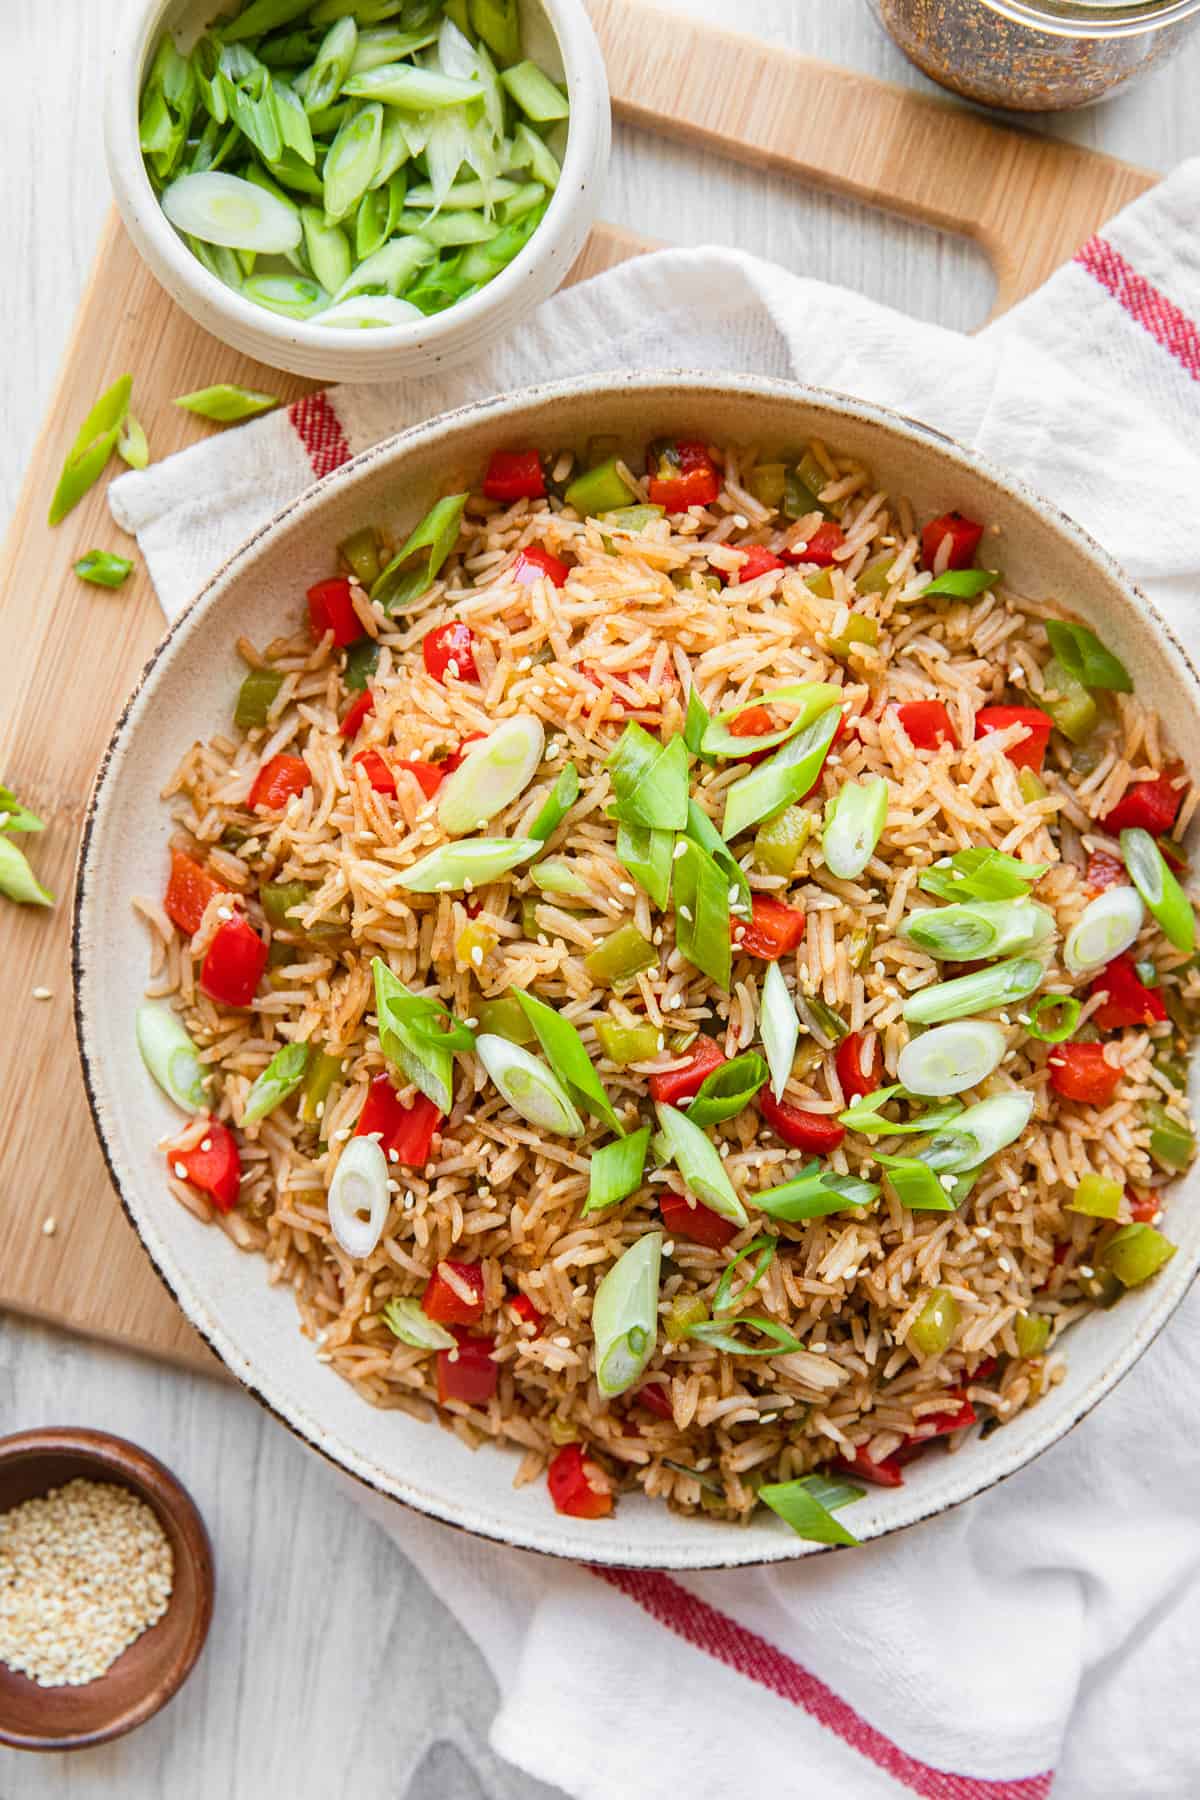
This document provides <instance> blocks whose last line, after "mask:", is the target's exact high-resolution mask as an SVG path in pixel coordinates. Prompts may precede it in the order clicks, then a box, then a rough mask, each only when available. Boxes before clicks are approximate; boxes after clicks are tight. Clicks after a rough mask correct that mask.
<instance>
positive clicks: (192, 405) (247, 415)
mask: <svg viewBox="0 0 1200 1800" xmlns="http://www.w3.org/2000/svg"><path fill="white" fill-rule="evenodd" d="M172 405H174V406H181V407H182V408H183V410H184V412H190V413H195V414H196V415H197V416H198V417H199V418H201V419H215V420H216V422H217V423H218V424H219V425H232V424H234V423H236V422H237V421H238V420H239V419H254V418H257V417H258V415H259V413H265V412H270V411H271V410H272V408H273V407H276V406H278V405H279V401H278V400H277V399H276V398H275V395H274V394H259V393H256V392H255V390H254V389H253V388H244V387H235V386H234V385H233V384H232V383H231V382H220V383H219V384H218V385H217V386H216V387H206V388H197V389H196V391H195V393H193V394H180V396H179V398H178V399H177V400H174V401H173V402H172Z"/></svg>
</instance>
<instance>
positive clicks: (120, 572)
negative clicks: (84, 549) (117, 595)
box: [75, 550, 133, 588]
mask: <svg viewBox="0 0 1200 1800" xmlns="http://www.w3.org/2000/svg"><path fill="white" fill-rule="evenodd" d="M75 573H76V574H77V575H78V577H79V579H80V581H90V582H92V583H94V585H95V586H96V587H106V588H119V587H120V585H121V583H122V582H123V581H127V580H128V578H129V577H130V575H132V574H133V564H132V563H131V562H130V560H129V558H128V557H127V556H114V555H113V554H112V552H111V551H110V550H89V551H88V553H87V555H86V556H81V557H80V559H79V561H78V562H77V563H76V564H75Z"/></svg>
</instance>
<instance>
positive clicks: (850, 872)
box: [821, 775, 888, 881]
mask: <svg viewBox="0 0 1200 1800" xmlns="http://www.w3.org/2000/svg"><path fill="white" fill-rule="evenodd" d="M887 812H888V784H887V782H886V781H885V780H884V779H883V777H882V776H881V775H874V776H872V777H871V778H870V779H869V780H867V781H848V782H847V783H846V785H845V786H844V787H841V788H839V789H838V791H837V793H836V794H835V795H834V797H833V799H832V800H831V801H830V803H829V809H828V812H827V813H826V817H825V829H824V831H823V832H822V834H821V853H822V855H823V856H824V858H825V867H826V868H827V869H828V870H829V873H830V874H831V875H835V876H836V877H837V878H838V880H839V881H854V880H856V879H857V877H858V876H859V875H861V874H862V872H863V870H864V869H865V868H866V866H867V864H868V863H869V862H870V860H871V858H872V857H873V856H874V854H875V847H876V845H877V844H878V842H879V839H880V837H881V836H882V834H883V828H884V825H885V824H886V823H887Z"/></svg>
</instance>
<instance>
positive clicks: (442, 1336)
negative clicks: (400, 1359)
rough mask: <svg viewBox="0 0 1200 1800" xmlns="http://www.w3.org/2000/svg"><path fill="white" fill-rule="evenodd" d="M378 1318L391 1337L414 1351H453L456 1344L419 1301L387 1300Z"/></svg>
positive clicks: (455, 1340) (451, 1335)
mask: <svg viewBox="0 0 1200 1800" xmlns="http://www.w3.org/2000/svg"><path fill="white" fill-rule="evenodd" d="M380 1317H381V1318H382V1320H383V1322H384V1324H385V1325H386V1326H387V1328H388V1330H389V1331H390V1332H391V1334H392V1336H393V1337H398V1338H399V1339H400V1342H401V1343H402V1344H408V1345H410V1346H411V1347H412V1349H414V1350H453V1349H454V1348H455V1346H456V1344H457V1342H458V1340H457V1338H455V1336H454V1335H453V1333H452V1332H449V1331H447V1330H446V1327H445V1326H444V1325H439V1324H438V1323H437V1321H436V1319H431V1318H430V1317H429V1315H428V1313H426V1312H425V1311H424V1310H423V1309H422V1306H421V1302H420V1301H419V1300H389V1301H388V1302H387V1304H386V1305H385V1306H384V1307H383V1308H382V1311H381V1313H380Z"/></svg>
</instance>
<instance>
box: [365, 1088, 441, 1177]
mask: <svg viewBox="0 0 1200 1800" xmlns="http://www.w3.org/2000/svg"><path fill="white" fill-rule="evenodd" d="M441 1122H442V1115H441V1113H440V1112H439V1111H438V1109H437V1107H436V1106H435V1105H434V1104H433V1101H432V1100H430V1099H428V1098H427V1097H426V1095H424V1094H418V1095H417V1097H416V1099H415V1100H414V1101H413V1103H412V1105H411V1106H405V1105H403V1103H402V1102H401V1099H400V1096H399V1095H398V1094H397V1092H396V1090H395V1088H394V1087H393V1085H392V1079H391V1076H390V1075H388V1074H387V1073H386V1072H385V1073H384V1074H382V1075H376V1077H375V1079H374V1080H373V1081H372V1083H371V1085H370V1087H369V1088H368V1089H367V1098H366V1101H365V1103H364V1105H363V1109H362V1111H361V1113H359V1115H358V1124H357V1125H356V1126H355V1127H354V1135H355V1137H370V1136H371V1135H372V1134H373V1133H378V1136H379V1144H380V1148H381V1149H382V1150H383V1152H384V1155H385V1156H386V1157H387V1159H388V1161H389V1162H395V1163H400V1164H402V1165H403V1166H404V1167H405V1168H406V1169H420V1168H423V1167H424V1165H425V1164H426V1163H427V1162H428V1161H429V1157H430V1152H431V1150H432V1148H433V1136H434V1133H435V1132H436V1130H437V1128H438V1126H439V1125H440V1124H441Z"/></svg>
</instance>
